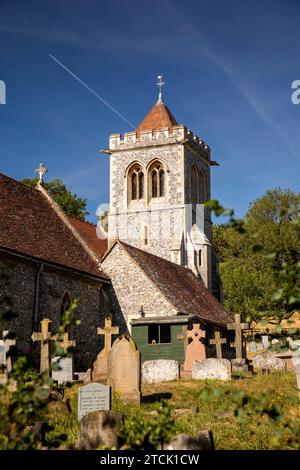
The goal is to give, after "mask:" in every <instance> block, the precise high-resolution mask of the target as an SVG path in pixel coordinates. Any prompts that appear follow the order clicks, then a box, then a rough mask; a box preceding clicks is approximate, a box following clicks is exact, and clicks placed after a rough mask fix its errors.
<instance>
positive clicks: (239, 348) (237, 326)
mask: <svg viewBox="0 0 300 470" xmlns="http://www.w3.org/2000/svg"><path fill="white" fill-rule="evenodd" d="M227 329H228V330H234V331H235V341H234V343H231V344H230V346H231V347H232V348H235V357H236V359H242V358H243V330H248V329H249V323H241V315H240V314H239V313H236V314H235V315H234V323H229V324H228V325H227Z"/></svg>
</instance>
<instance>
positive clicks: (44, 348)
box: [31, 318, 57, 377]
mask: <svg viewBox="0 0 300 470" xmlns="http://www.w3.org/2000/svg"><path fill="white" fill-rule="evenodd" d="M50 323H52V321H51V320H49V319H48V318H44V320H42V321H41V332H37V331H35V332H33V333H32V336H31V339H32V341H40V342H41V352H40V373H41V374H45V375H46V376H48V377H49V375H50V357H51V350H50V348H51V341H54V340H57V335H52V334H51V333H50V332H49V324H50Z"/></svg>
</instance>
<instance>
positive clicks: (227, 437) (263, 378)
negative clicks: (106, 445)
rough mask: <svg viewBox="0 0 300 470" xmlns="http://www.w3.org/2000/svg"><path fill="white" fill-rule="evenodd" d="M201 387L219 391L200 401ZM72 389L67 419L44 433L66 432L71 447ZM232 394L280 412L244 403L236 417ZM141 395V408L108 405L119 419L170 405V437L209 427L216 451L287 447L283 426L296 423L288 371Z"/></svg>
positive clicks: (147, 389) (155, 387) (298, 416)
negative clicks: (243, 412) (273, 415)
mask: <svg viewBox="0 0 300 470" xmlns="http://www.w3.org/2000/svg"><path fill="white" fill-rule="evenodd" d="M206 387H209V388H210V389H211V390H212V391H214V390H219V395H218V394H217V395H216V396H214V395H213V396H212V397H210V399H205V398H204V397H203V394H201V391H203V390H204V389H205V388H206ZM77 390H78V386H73V387H71V388H70V389H67V390H66V392H65V393H66V395H67V396H68V397H69V398H70V403H71V408H72V413H71V415H70V417H68V418H66V417H62V416H52V417H51V424H52V425H53V426H54V430H53V431H51V432H50V433H48V434H49V438H51V439H55V438H56V437H57V436H59V435H60V434H66V436H67V440H66V443H65V445H66V447H70V446H72V445H76V440H77V435H78V431H79V425H78V422H77ZM238 392H241V393H242V392H244V393H246V394H247V395H249V396H250V397H253V398H255V399H258V400H259V399H260V398H261V399H262V400H264V402H266V403H267V404H268V407H272V406H273V405H276V407H277V408H278V409H280V410H281V416H279V418H278V419H276V420H274V419H271V418H270V417H269V416H268V415H267V414H265V413H263V412H262V409H261V408H257V407H256V405H255V404H253V403H251V401H250V402H249V404H248V405H247V408H246V411H247V413H246V417H245V416H244V419H241V417H240V416H238V415H236V414H237V404H236V396H237V393H238ZM142 393H143V399H142V404H141V407H135V406H129V405H124V404H122V403H121V402H120V400H119V399H115V400H114V401H113V409H114V410H116V411H119V412H121V413H122V415H123V416H124V418H125V420H126V419H129V418H130V419H132V417H134V416H135V417H138V416H139V417H141V416H146V417H150V418H151V417H152V416H154V415H155V410H156V409H157V404H158V403H159V402H160V400H162V399H164V400H165V401H166V402H167V403H168V404H169V405H170V406H171V407H172V409H173V416H174V417H175V428H174V435H176V434H180V433H187V434H191V435H195V434H197V433H198V432H199V431H202V430H206V429H207V430H212V431H213V436H214V442H215V447H216V449H232V450H242V449H251V450H256V449H272V448H291V447H293V445H291V431H290V430H289V427H288V426H291V424H292V425H294V426H295V429H296V428H297V422H298V423H299V422H300V412H299V400H298V392H297V386H296V379H295V374H294V373H292V372H286V373H277V374H270V375H257V376H253V377H247V378H235V379H234V380H232V381H230V382H221V381H209V382H205V381H198V380H180V381H174V382H165V383H159V384H152V385H143V386H142ZM287 423H288V426H287ZM298 429H299V424H298ZM299 431H300V430H299ZM292 440H293V436H292Z"/></svg>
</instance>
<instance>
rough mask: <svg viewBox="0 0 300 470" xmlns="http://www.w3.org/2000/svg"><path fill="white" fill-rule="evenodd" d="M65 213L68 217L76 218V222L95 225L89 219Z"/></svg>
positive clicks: (95, 225)
mask: <svg viewBox="0 0 300 470" xmlns="http://www.w3.org/2000/svg"><path fill="white" fill-rule="evenodd" d="M66 215H67V217H68V218H69V219H74V220H78V222H83V223H85V224H89V225H92V226H93V227H97V224H94V223H93V222H90V221H89V220H85V219H80V218H79V217H75V215H69V214H66Z"/></svg>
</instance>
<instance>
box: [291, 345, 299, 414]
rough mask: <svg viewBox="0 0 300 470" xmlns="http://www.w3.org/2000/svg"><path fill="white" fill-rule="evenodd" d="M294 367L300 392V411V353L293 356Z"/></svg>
mask: <svg viewBox="0 0 300 470" xmlns="http://www.w3.org/2000/svg"><path fill="white" fill-rule="evenodd" d="M292 361H293V366H294V370H295V374H296V381H297V387H298V392H299V409H300V353H299V352H297V353H294V354H293V358H292Z"/></svg>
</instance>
